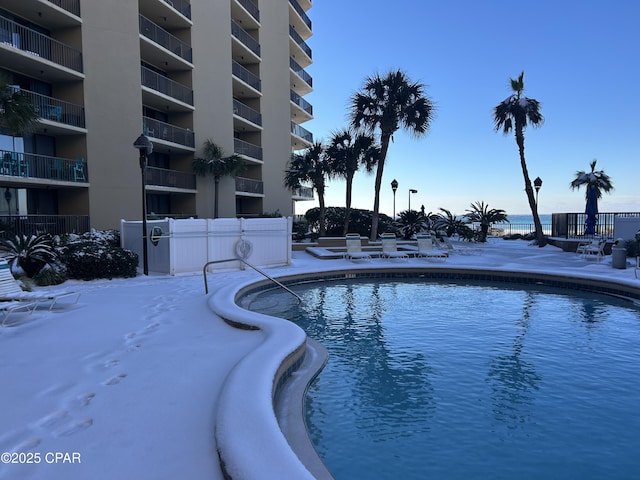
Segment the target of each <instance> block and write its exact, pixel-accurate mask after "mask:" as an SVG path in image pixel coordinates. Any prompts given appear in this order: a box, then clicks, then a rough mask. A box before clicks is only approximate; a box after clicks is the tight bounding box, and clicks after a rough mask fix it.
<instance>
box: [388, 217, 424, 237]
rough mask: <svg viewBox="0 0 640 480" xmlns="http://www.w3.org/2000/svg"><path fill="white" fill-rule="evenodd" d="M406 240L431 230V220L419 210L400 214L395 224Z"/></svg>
mask: <svg viewBox="0 0 640 480" xmlns="http://www.w3.org/2000/svg"><path fill="white" fill-rule="evenodd" d="M394 223H395V225H396V226H397V227H398V229H399V230H400V232H401V233H402V236H403V238H404V239H405V240H410V239H411V237H413V236H414V235H415V234H417V233H420V232H422V231H424V230H429V219H428V218H427V217H426V216H425V215H423V214H422V213H421V212H419V211H417V210H405V211H403V212H400V213H399V214H398V220H397V221H396V222H394Z"/></svg>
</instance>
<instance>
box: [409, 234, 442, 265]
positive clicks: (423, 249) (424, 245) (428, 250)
mask: <svg viewBox="0 0 640 480" xmlns="http://www.w3.org/2000/svg"><path fill="white" fill-rule="evenodd" d="M416 239H417V240H418V252H417V253H416V257H420V258H429V259H437V260H446V259H447V258H448V257H449V254H448V253H447V252H443V251H441V250H438V249H436V248H435V247H434V245H433V239H432V238H431V235H428V234H424V233H420V234H418V235H416Z"/></svg>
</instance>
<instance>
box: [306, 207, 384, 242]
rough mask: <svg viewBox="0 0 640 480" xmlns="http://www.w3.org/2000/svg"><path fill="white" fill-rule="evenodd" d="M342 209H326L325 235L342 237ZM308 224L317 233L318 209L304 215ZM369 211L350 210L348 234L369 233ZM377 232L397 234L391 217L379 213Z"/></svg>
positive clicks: (312, 209)
mask: <svg viewBox="0 0 640 480" xmlns="http://www.w3.org/2000/svg"><path fill="white" fill-rule="evenodd" d="M344 214H345V208H344V207H327V208H326V211H325V227H326V228H325V232H326V233H325V235H327V236H334V237H336V236H342V233H343V229H344ZM304 216H305V218H306V219H307V221H308V222H309V226H310V228H311V230H312V231H315V232H318V231H319V226H320V209H319V208H318V207H315V208H311V209H309V210H307V213H305V214H304ZM372 216H373V212H372V211H371V210H361V209H358V208H352V209H351V215H350V217H349V233H359V234H360V235H362V236H365V237H366V236H368V235H369V234H370V233H371V217H372ZM378 231H379V232H393V233H396V232H397V228H396V227H395V226H394V224H393V221H392V219H391V217H389V216H387V215H385V214H384V213H380V214H379V217H378Z"/></svg>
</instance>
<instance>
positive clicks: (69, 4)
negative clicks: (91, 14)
mask: <svg viewBox="0 0 640 480" xmlns="http://www.w3.org/2000/svg"><path fill="white" fill-rule="evenodd" d="M48 2H49V3H53V4H54V5H56V6H58V7H60V8H62V9H63V10H66V11H67V12H69V13H73V14H74V15H75V16H76V17H79V16H80V0H48Z"/></svg>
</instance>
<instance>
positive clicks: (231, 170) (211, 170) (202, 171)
mask: <svg viewBox="0 0 640 480" xmlns="http://www.w3.org/2000/svg"><path fill="white" fill-rule="evenodd" d="M203 153H204V158H202V157H200V158H195V159H194V160H193V164H192V166H193V172H194V173H195V174H196V175H199V176H201V177H206V176H207V175H213V181H214V184H215V188H216V189H215V197H214V201H213V218H218V202H219V199H220V188H219V187H220V179H221V178H222V177H226V176H229V177H235V176H236V175H239V174H240V173H241V172H242V171H243V170H244V168H245V165H244V162H243V161H242V159H241V158H240V157H239V156H238V155H236V154H235V153H234V154H233V155H231V156H229V157H226V156H225V154H224V150H222V147H220V146H219V145H217V144H215V143H214V142H213V141H212V140H206V141H205V142H204V144H203Z"/></svg>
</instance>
